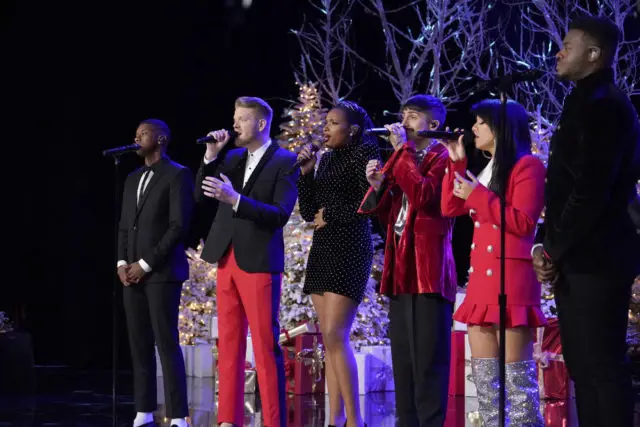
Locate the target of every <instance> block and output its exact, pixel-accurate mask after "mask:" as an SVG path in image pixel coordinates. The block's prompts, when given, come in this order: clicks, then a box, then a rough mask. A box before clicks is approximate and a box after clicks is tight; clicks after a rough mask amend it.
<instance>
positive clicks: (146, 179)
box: [118, 169, 153, 273]
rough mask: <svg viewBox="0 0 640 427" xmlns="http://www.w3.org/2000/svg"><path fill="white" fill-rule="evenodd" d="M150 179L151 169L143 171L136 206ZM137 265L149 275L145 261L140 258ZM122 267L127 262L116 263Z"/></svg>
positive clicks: (149, 267) (151, 175) (149, 271)
mask: <svg viewBox="0 0 640 427" xmlns="http://www.w3.org/2000/svg"><path fill="white" fill-rule="evenodd" d="M151 178H153V171H152V170H151V169H149V170H147V171H145V172H144V173H143V174H142V176H141V177H140V181H139V182H138V191H137V192H136V206H137V205H139V204H140V199H141V198H142V196H143V195H144V192H145V191H146V189H147V187H148V186H149V182H151ZM138 264H140V267H142V269H143V270H144V271H145V272H146V273H151V266H150V265H149V264H147V262H146V261H145V260H143V259H142V258H140V260H139V261H138ZM123 265H127V261H125V260H120V261H118V268H120V267H122V266H123Z"/></svg>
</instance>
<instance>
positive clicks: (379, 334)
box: [279, 83, 389, 350]
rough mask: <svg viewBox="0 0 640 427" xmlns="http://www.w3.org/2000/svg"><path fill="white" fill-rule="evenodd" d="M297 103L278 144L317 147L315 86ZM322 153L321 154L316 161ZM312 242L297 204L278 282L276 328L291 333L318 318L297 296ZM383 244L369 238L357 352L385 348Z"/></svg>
mask: <svg viewBox="0 0 640 427" xmlns="http://www.w3.org/2000/svg"><path fill="white" fill-rule="evenodd" d="M298 87H299V91H300V94H299V98H298V99H299V101H298V103H297V104H296V105H294V106H293V107H292V108H290V109H288V110H286V112H285V117H289V118H290V120H289V122H288V123H286V124H285V125H283V126H281V129H282V131H283V132H282V134H281V136H280V137H279V140H280V144H281V145H282V146H283V147H284V148H286V149H288V150H291V151H297V150H299V149H300V147H301V146H302V145H304V144H307V143H314V144H318V145H321V144H322V133H323V128H324V121H325V117H326V109H324V108H322V106H321V103H320V94H319V93H318V89H317V87H316V84H315V83H309V84H298ZM321 154H322V151H321V152H320V155H321ZM312 240H313V224H311V223H307V222H305V221H304V220H303V219H302V217H301V216H300V211H299V207H298V205H297V204H296V206H295V208H294V211H293V213H292V215H291V218H290V219H289V222H288V223H287V225H286V226H285V228H284V244H285V266H284V269H285V272H284V274H283V277H282V295H281V298H280V326H281V327H282V328H284V329H292V328H294V327H296V326H298V325H300V324H302V323H305V322H317V317H316V315H315V311H314V309H313V305H312V304H311V299H310V298H309V296H308V295H305V294H304V293H303V292H302V288H303V287H304V278H305V271H306V266H307V259H308V257H309V249H310V248H311V243H312ZM381 243H382V239H381V238H380V237H379V236H374V239H373V244H374V247H375V248H377V249H376V250H375V252H374V257H373V267H372V269H371V278H370V279H369V283H368V284H367V290H366V292H365V297H364V300H363V302H362V303H361V304H360V306H359V307H358V314H357V316H356V318H355V320H354V322H353V327H352V328H351V342H352V344H353V346H354V348H355V349H356V350H359V349H360V347H362V346H363V345H386V344H388V343H389V340H388V338H387V330H388V323H389V320H388V314H387V313H388V305H389V301H388V298H387V297H384V296H381V295H377V294H376V292H375V290H376V289H377V284H378V283H379V282H380V279H381V278H382V265H383V261H384V255H383V252H382V249H381V248H382V246H383V245H382V244H381Z"/></svg>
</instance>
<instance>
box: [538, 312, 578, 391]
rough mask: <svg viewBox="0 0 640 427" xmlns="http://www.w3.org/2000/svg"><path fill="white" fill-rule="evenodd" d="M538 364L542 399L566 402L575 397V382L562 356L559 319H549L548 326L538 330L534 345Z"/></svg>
mask: <svg viewBox="0 0 640 427" xmlns="http://www.w3.org/2000/svg"><path fill="white" fill-rule="evenodd" d="M534 358H535V359H536V360H537V362H538V386H539V387H540V398H541V399H557V400H566V399H570V398H573V397H574V396H575V392H574V388H573V381H571V380H570V379H569V372H568V371H567V367H566V365H565V364H564V357H563V356H562V343H561V342H560V325H559V324H558V319H557V318H551V319H547V326H544V327H542V328H538V330H537V333H536V342H535V344H534Z"/></svg>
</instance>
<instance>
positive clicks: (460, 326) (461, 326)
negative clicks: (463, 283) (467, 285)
mask: <svg viewBox="0 0 640 427" xmlns="http://www.w3.org/2000/svg"><path fill="white" fill-rule="evenodd" d="M466 296H467V294H466V292H458V293H457V294H456V302H455V305H454V310H453V312H454V313H455V312H456V311H457V310H458V307H460V305H462V302H463V301H464V297H466ZM453 330H454V331H466V330H467V324H466V323H462V322H458V321H456V320H454V321H453Z"/></svg>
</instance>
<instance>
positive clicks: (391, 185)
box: [359, 144, 457, 301]
mask: <svg viewBox="0 0 640 427" xmlns="http://www.w3.org/2000/svg"><path fill="white" fill-rule="evenodd" d="M415 153H416V151H415V147H414V146H413V144H405V146H404V147H403V148H402V149H400V150H398V151H396V152H394V153H393V154H392V155H391V157H390V158H389V160H388V161H387V163H386V164H385V165H384V167H383V169H382V172H383V173H384V174H385V177H386V179H385V183H384V184H383V187H382V188H381V190H380V191H379V192H376V191H375V190H374V189H373V188H370V189H369V192H368V193H367V195H366V196H365V198H364V201H363V202H362V204H361V206H360V210H359V212H361V213H364V214H377V215H378V217H379V218H380V221H381V223H382V226H383V227H385V228H386V231H387V241H386V245H385V252H384V269H383V272H382V281H381V284H380V293H382V294H386V295H398V294H424V293H435V294H440V295H442V296H443V297H444V298H446V299H447V300H449V301H454V300H455V295H456V289H457V279H456V268H455V262H454V260H453V252H452V250H451V232H452V228H453V220H452V219H449V218H444V217H443V216H442V213H441V212H440V193H441V187H442V179H443V177H444V174H445V168H446V167H447V159H448V153H447V150H446V149H445V148H444V147H443V146H441V145H439V144H437V145H435V146H433V147H432V148H431V150H430V151H429V152H428V153H427V155H426V156H425V158H424V159H423V161H422V163H421V164H420V165H417V164H416V162H415ZM403 194H406V195H407V198H408V200H409V208H408V212H407V220H406V224H405V228H404V232H403V233H402V236H401V237H400V239H399V240H398V241H397V243H396V240H397V239H396V238H395V231H394V229H393V226H394V224H395V222H396V219H397V218H398V213H399V212H400V209H401V207H402V195H403Z"/></svg>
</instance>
